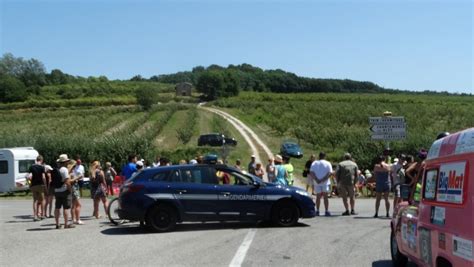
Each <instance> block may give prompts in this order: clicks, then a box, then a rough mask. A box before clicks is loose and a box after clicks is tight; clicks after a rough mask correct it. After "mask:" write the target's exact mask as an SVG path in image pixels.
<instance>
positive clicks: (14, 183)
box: [0, 147, 39, 192]
mask: <svg viewBox="0 0 474 267" xmlns="http://www.w3.org/2000/svg"><path fill="white" fill-rule="evenodd" d="M38 155H39V154H38V151H36V150H35V149H34V148H32V147H15V148H0V192H14V191H24V190H27V189H28V183H27V181H26V175H27V174H28V170H29V168H30V166H31V165H33V164H35V161H36V157H37V156H38Z"/></svg>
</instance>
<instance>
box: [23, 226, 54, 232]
mask: <svg viewBox="0 0 474 267" xmlns="http://www.w3.org/2000/svg"><path fill="white" fill-rule="evenodd" d="M49 230H56V228H55V227H51V228H30V229H26V231H28V232H39V231H49Z"/></svg>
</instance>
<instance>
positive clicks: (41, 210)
mask: <svg viewBox="0 0 474 267" xmlns="http://www.w3.org/2000/svg"><path fill="white" fill-rule="evenodd" d="M27 177H30V178H31V184H30V190H31V192H32V193H33V220H34V221H39V220H40V219H41V220H42V219H43V218H44V217H43V216H44V215H45V213H46V212H45V206H44V193H45V190H46V187H45V185H46V175H45V170H44V166H43V156H41V155H39V156H38V157H36V163H35V164H33V165H31V166H30V168H29V169H28V175H27Z"/></svg>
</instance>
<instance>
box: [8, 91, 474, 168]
mask: <svg viewBox="0 0 474 267" xmlns="http://www.w3.org/2000/svg"><path fill="white" fill-rule="evenodd" d="M50 90H52V89H50ZM124 90H125V89H124ZM125 91H126V90H125ZM46 92H49V91H46ZM126 92H127V93H128V95H127V94H119V96H112V97H111V98H110V99H116V97H122V98H123V99H129V100H130V99H133V100H134V98H133V96H132V95H130V94H133V92H132V91H126ZM48 94H52V93H51V92H49V93H48ZM48 94H46V96H47V95H48ZM52 95H57V94H52ZM46 96H45V99H43V100H42V101H44V102H42V103H43V104H44V106H45V107H30V108H25V106H24V105H26V104H25V103H27V102H20V103H13V104H16V105H18V106H19V108H14V107H12V106H8V109H4V110H0V147H15V146H33V147H35V148H36V149H37V150H38V151H39V152H40V153H41V154H43V155H44V156H45V158H46V160H47V162H50V163H51V162H53V160H54V159H55V158H57V156H58V155H59V154H61V153H67V154H69V155H70V156H72V157H74V156H75V155H80V156H81V157H82V158H83V160H84V161H85V162H90V161H92V160H96V159H99V160H101V161H103V162H104V161H111V162H113V164H114V165H116V166H121V165H122V164H123V163H124V161H125V159H126V157H127V155H128V154H129V153H137V154H139V155H140V157H142V158H145V159H147V160H149V161H152V160H153V159H154V158H155V157H156V156H157V155H161V156H165V157H168V158H170V159H171V160H172V161H173V162H174V163H177V162H178V161H179V160H181V159H187V160H189V159H191V158H194V157H195V156H196V155H203V154H206V153H211V152H213V153H217V154H220V153H221V152H222V151H221V150H220V149H219V148H217V149H216V148H199V147H197V138H198V136H199V135H200V134H204V133H211V132H221V133H224V134H226V135H230V136H232V137H235V138H236V139H237V141H238V145H237V147H235V148H232V149H231V151H230V152H229V156H228V160H229V161H228V162H229V163H230V164H234V162H235V160H236V159H242V161H243V164H246V163H247V161H248V157H249V155H250V154H251V153H252V152H251V151H250V148H249V146H248V145H247V144H246V143H245V140H244V139H243V138H242V136H240V134H239V133H238V131H237V130H236V129H234V128H233V127H232V125H231V124H229V123H228V122H227V121H226V120H224V119H222V118H221V117H219V116H217V115H215V114H212V113H210V112H207V111H204V110H202V109H199V108H196V104H195V103H193V102H196V100H197V98H196V97H195V96H193V97H190V98H182V99H176V98H174V97H172V95H171V94H170V93H169V91H165V92H163V93H160V97H159V98H158V99H159V100H160V103H159V104H156V105H154V106H153V108H152V109H151V110H148V111H143V110H142V109H141V108H140V107H139V106H137V105H136V104H135V103H134V102H133V101H131V102H130V103H126V104H123V105H122V104H119V103H118V104H117V103H114V104H110V103H109V104H107V102H106V101H108V100H107V98H94V99H95V100H93V101H92V100H91V99H90V98H87V97H80V98H77V99H73V100H65V101H71V102H69V103H70V105H71V106H62V105H56V104H54V103H56V102H55V101H60V100H58V99H50V100H47V97H46ZM98 99H99V100H100V101H99V100H98ZM177 100H178V101H177ZM181 100H183V101H181ZM48 101H50V102H48ZM73 101H76V102H73ZM94 101H99V102H100V104H97V105H95V103H96V102H94ZM104 101H105V102H104ZM134 101H135V100H134ZM47 103H49V104H47ZM84 103H87V104H86V105H84ZM7 105H8V104H7ZM208 105H211V106H215V107H218V108H220V109H222V110H225V111H227V112H229V113H231V114H233V115H235V116H236V117H238V118H239V119H241V120H243V121H244V122H245V123H246V124H248V125H249V126H250V127H251V128H252V129H254V131H255V132H256V133H257V134H258V135H259V136H260V137H261V138H262V139H263V141H264V142H265V143H266V144H267V145H268V146H269V147H270V148H271V150H272V152H274V153H278V152H279V147H280V145H281V143H282V141H284V140H285V139H293V140H295V141H297V142H299V143H300V144H301V146H302V147H303V149H304V153H305V156H304V158H303V159H299V160H297V159H294V160H292V163H293V164H294V165H295V166H296V174H297V175H300V173H301V170H302V168H303V165H304V162H305V161H306V159H307V158H308V156H309V155H310V154H311V153H315V154H317V153H318V152H319V151H325V152H326V153H328V155H329V159H330V160H331V161H333V162H337V161H339V160H340V159H341V156H342V154H343V153H344V152H345V151H349V152H351V153H352V154H353V156H354V158H355V159H356V161H357V162H358V164H359V165H360V166H361V167H363V168H371V165H372V159H373V158H374V157H375V156H377V155H378V154H380V153H381V151H382V150H383V148H384V146H385V144H384V143H383V142H375V141H371V140H370V133H369V123H368V117H370V116H381V115H382V113H383V112H384V111H387V110H388V111H391V112H392V113H393V115H394V116H405V118H406V122H407V131H408V138H407V139H406V140H403V141H397V142H391V144H390V146H391V148H392V149H393V150H394V152H395V153H398V152H405V153H408V154H416V151H417V150H418V149H420V148H429V146H430V144H431V143H432V141H433V139H434V138H435V137H436V135H437V134H438V133H439V132H441V131H449V132H455V131H458V130H461V129H464V128H468V127H473V126H474V97H473V96H446V95H414V94H341V93H301V94H276V93H252V92H242V93H241V94H240V96H238V97H231V98H222V99H220V100H217V101H214V102H210V103H208ZM6 107H7V106H3V108H6ZM260 152H261V153H260V154H261V155H262V156H263V153H262V151H260ZM265 159H266V158H265V157H263V158H262V160H265Z"/></svg>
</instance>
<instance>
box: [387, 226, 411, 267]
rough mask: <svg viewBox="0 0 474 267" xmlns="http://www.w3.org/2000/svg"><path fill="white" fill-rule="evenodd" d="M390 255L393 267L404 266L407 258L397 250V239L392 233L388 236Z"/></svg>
mask: <svg viewBox="0 0 474 267" xmlns="http://www.w3.org/2000/svg"><path fill="white" fill-rule="evenodd" d="M390 254H391V255H392V263H393V266H401V267H403V266H406V265H407V262H408V258H407V257H406V256H405V255H403V254H402V253H401V252H400V250H399V249H398V243H397V238H396V236H395V234H394V232H393V231H391V234H390Z"/></svg>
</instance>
